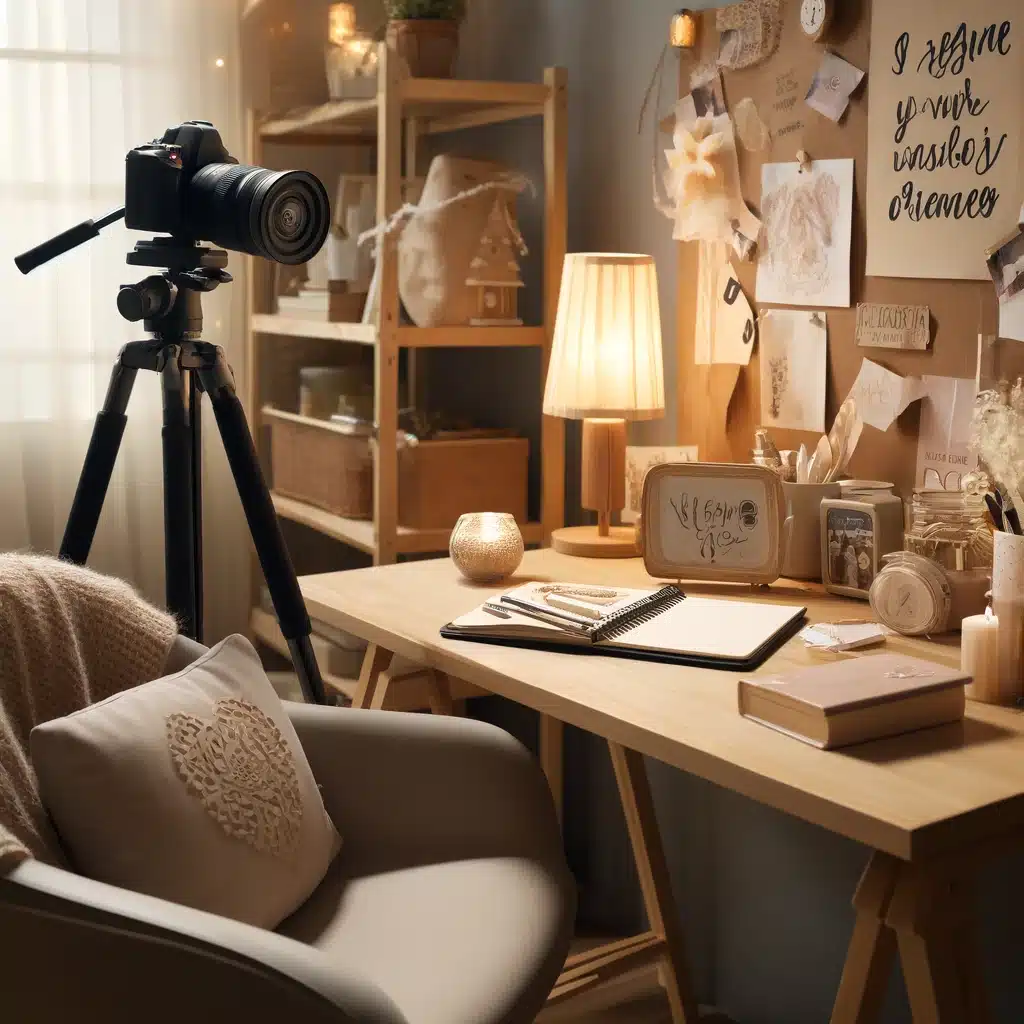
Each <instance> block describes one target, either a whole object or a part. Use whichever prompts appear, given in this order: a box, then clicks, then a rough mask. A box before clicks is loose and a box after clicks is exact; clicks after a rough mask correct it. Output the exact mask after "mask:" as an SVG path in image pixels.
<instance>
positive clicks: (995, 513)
mask: <svg viewBox="0 0 1024 1024" xmlns="http://www.w3.org/2000/svg"><path fill="white" fill-rule="evenodd" d="M985 504H986V505H987V506H988V514H989V515H990V516H991V517H992V522H993V523H995V524H996V529H997V530H1000V531H1002V530H1005V529H1006V525H1005V524H1004V522H1003V510H1002V509H1001V508H1000V507H999V502H998V501H996V499H995V498H994V497H993V496H992V495H991V494H986V495H985Z"/></svg>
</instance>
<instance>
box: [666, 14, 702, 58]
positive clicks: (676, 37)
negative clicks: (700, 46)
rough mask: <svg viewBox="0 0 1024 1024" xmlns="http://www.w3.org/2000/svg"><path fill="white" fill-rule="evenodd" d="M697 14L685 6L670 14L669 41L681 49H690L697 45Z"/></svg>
mask: <svg viewBox="0 0 1024 1024" xmlns="http://www.w3.org/2000/svg"><path fill="white" fill-rule="evenodd" d="M698 17H699V15H698V14H696V13H695V12H693V11H689V10H687V9H686V8H685V7H684V8H683V9H682V10H681V11H677V12H676V13H675V14H674V15H672V22H671V24H670V26H669V33H668V37H669V42H671V43H672V45H673V46H675V47H677V48H678V49H681V50H692V49H693V47H695V46H696V45H697V27H698V24H699V22H698Z"/></svg>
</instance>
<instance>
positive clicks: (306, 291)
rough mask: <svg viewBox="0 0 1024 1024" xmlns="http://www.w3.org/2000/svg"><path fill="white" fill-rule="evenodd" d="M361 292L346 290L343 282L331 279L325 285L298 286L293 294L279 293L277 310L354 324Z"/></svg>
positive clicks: (358, 315) (361, 301)
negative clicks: (322, 286) (319, 286)
mask: <svg viewBox="0 0 1024 1024" xmlns="http://www.w3.org/2000/svg"><path fill="white" fill-rule="evenodd" d="M365 302H366V294H365V292H350V291H349V290H348V282H347V281H331V282H330V283H329V284H328V286H327V287H326V288H300V289H299V292H298V294H297V295H279V296H278V297H277V312H278V313H279V314H280V315H281V316H288V317H294V318H295V319H298V320H320V321H323V322H324V323H326V322H328V321H343V322H347V323H358V322H359V320H360V319H361V317H362V315H363V304H364V303H365Z"/></svg>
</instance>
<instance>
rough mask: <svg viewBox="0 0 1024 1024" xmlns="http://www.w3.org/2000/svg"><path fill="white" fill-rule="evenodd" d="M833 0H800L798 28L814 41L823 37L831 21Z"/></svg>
mask: <svg viewBox="0 0 1024 1024" xmlns="http://www.w3.org/2000/svg"><path fill="white" fill-rule="evenodd" d="M834 2H835V0H801V3H800V28H801V29H803V33H804V35H805V36H807V37H808V38H809V39H813V40H814V41H815V42H818V41H819V40H821V39H823V38H824V36H825V33H826V32H827V31H828V27H829V25H830V24H831V23H832V13H833V12H832V8H833V6H834Z"/></svg>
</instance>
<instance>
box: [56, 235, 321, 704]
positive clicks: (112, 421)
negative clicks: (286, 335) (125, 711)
mask: <svg viewBox="0 0 1024 1024" xmlns="http://www.w3.org/2000/svg"><path fill="white" fill-rule="evenodd" d="M227 260H228V257H227V253H226V252H224V251H223V250H221V249H209V248H205V247H202V246H198V245H194V244H193V243H192V242H181V241H179V240H177V239H175V238H173V237H171V238H154V239H150V240H149V241H143V242H139V243H137V244H136V246H135V249H134V251H133V252H131V253H129V254H128V263H129V264H132V265H134V266H145V267H160V268H167V269H166V270H164V272H163V273H161V274H158V275H153V276H151V277H147V278H146V279H145V280H143V281H140V282H139V283H138V284H133V285H123V286H122V287H121V290H120V292H119V293H118V297H117V308H118V311H119V312H120V313H121V315H122V316H123V317H124V318H125V319H126V320H130V321H137V320H142V321H144V326H145V329H146V331H148V332H149V333H150V334H151V335H152V336H153V337H152V338H148V339H146V340H145V341H132V342H129V343H128V344H127V345H125V346H124V348H122V349H121V351H120V352H119V353H118V356H117V361H116V362H115V364H114V369H113V371H112V373H111V375H110V385H109V387H108V388H107V394H106V397H105V399H104V402H103V408H102V409H101V411H100V412H99V413H98V414H97V416H96V424H95V426H94V428H93V432H92V437H91V439H90V441H89V448H88V451H87V453H86V456H85V464H84V466H83V467H82V473H81V476H80V478H79V481H78V488H77V489H76V491H75V498H74V501H73V503H72V506H71V513H70V515H69V517H68V522H67V526H66V528H65V531H64V539H63V541H62V542H61V548H60V556H61V558H66V559H68V560H70V561H72V562H76V563H78V564H83V563H84V562H85V561H86V559H87V558H88V557H89V550H90V548H91V547H92V542H93V538H94V537H95V535H96V527H97V524H98V523H99V518H100V512H101V511H102V508H103V501H104V499H105V497H106V493H107V487H108V486H109V484H110V477H111V474H112V473H113V470H114V463H115V461H116V459H117V453H118V449H119V448H120V446H121V439H122V437H123V435H124V428H125V425H126V424H127V422H128V417H127V415H126V413H127V408H128V400H129V399H130V398H131V393H132V387H133V385H134V384H135V378H136V376H137V374H138V371H139V370H151V371H153V372H155V373H159V374H160V381H161V386H162V392H163V432H162V441H163V481H164V545H165V546H164V564H165V572H166V588H167V606H168V608H169V609H170V610H171V612H173V613H174V614H175V615H176V616H177V618H178V621H179V623H180V626H181V630H182V632H183V633H184V634H185V635H186V636H189V637H191V638H193V639H194V640H200V641H201V640H202V634H203V598H202V594H203V583H202V581H203V549H202V487H201V476H202V474H201V468H202V418H201V406H200V395H201V393H202V392H205V393H206V395H207V396H208V397H209V399H210V405H211V406H212V408H213V415H214V418H215V419H216V422H217V428H218V430H219V431H220V436H221V441H222V443H223V445H224V451H225V453H226V455H227V459H228V464H229V465H230V466H231V474H232V476H233V477H234V480H235V487H236V489H237V491H238V497H239V498H240V500H241V502H242V508H243V510H244V512H245V518H246V520H247V522H248V524H249V531H250V533H251V534H252V539H253V543H254V544H255V546H256V553H257V555H258V557H259V561H260V567H261V568H262V570H263V575H264V576H265V577H266V580H267V586H268V587H269V589H270V597H271V600H272V601H273V603H274V611H275V612H276V613H277V618H278V621H279V623H280V625H281V632H282V633H283V634H284V636H285V638H286V640H287V641H288V650H289V651H290V653H291V657H292V662H293V664H294V666H295V671H296V673H297V674H298V677H299V683H300V685H301V687H302V691H303V694H304V695H305V697H306V699H307V700H310V701H314V702H315V703H318V704H323V703H325V697H324V688H323V680H322V679H321V677H320V669H319V667H318V666H317V663H316V658H315V657H314V655H313V647H312V644H311V643H310V639H309V635H310V631H311V626H310V621H309V616H308V614H307V613H306V606H305V603H304V601H303V599H302V593H301V591H300V590H299V584H298V580H297V579H296V578H295V570H294V568H293V567H292V563H291V559H290V558H289V556H288V549H287V548H286V547H285V543H284V538H283V537H282V535H281V528H280V526H279V524H278V521H277V514H276V512H275V511H274V505H273V502H272V501H271V498H270V492H269V491H268V490H267V485H266V482H265V481H264V479H263V473H262V471H261V469H260V464H259V459H258V456H257V454H256V449H255V447H254V445H253V441H252V435H251V434H250V433H249V427H248V424H247V423H246V420H245V412H244V410H243V409H242V403H241V402H240V401H239V399H238V396H237V394H236V393H235V382H234V378H233V376H232V373H231V368H230V367H229V366H228V364H227V360H226V359H225V357H224V351H223V349H221V348H220V347H219V346H216V345H211V344H209V343H207V342H204V341H202V340H201V339H200V336H201V334H202V329H203V309H202V298H201V297H202V293H203V292H209V291H213V289H214V288H216V287H217V286H218V285H220V284H226V283H228V282H229V281H230V280H231V275H230V274H228V273H227V272H226V271H225V269H224V268H225V267H226V266H227Z"/></svg>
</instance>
